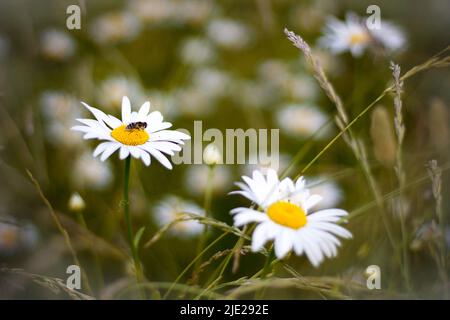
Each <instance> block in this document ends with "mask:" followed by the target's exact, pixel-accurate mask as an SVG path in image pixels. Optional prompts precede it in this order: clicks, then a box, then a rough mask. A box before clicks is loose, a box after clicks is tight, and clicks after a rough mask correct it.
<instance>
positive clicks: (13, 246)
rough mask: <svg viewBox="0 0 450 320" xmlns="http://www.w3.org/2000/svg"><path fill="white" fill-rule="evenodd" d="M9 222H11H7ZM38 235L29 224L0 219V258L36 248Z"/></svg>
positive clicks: (34, 228)
mask: <svg viewBox="0 0 450 320" xmlns="http://www.w3.org/2000/svg"><path fill="white" fill-rule="evenodd" d="M8 220H10V221H11V222H8ZM37 242H38V233H37V230H36V227H35V226H34V225H32V224H30V223H26V224H23V225H21V224H18V223H16V222H15V221H14V220H13V219H11V218H4V217H1V219H0V256H4V257H9V256H13V255H15V254H18V253H20V252H21V251H24V250H31V249H33V248H35V247H36V245H37Z"/></svg>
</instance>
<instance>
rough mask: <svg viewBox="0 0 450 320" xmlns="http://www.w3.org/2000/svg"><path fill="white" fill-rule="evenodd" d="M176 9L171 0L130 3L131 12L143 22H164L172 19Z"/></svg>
mask: <svg viewBox="0 0 450 320" xmlns="http://www.w3.org/2000/svg"><path fill="white" fill-rule="evenodd" d="M174 9H175V8H174V3H173V2H172V1H170V0H133V1H130V11H132V12H133V13H134V14H135V15H136V16H137V17H138V18H139V19H141V20H142V21H143V22H164V21H165V20H168V19H169V18H171V17H172V15H173V11H174Z"/></svg>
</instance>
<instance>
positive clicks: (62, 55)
mask: <svg viewBox="0 0 450 320" xmlns="http://www.w3.org/2000/svg"><path fill="white" fill-rule="evenodd" d="M40 49H41V53H42V55H43V56H44V57H46V58H48V59H51V60H55V61H64V60H67V59H68V58H70V57H72V56H73V55H74V53H75V50H76V43H75V40H73V38H72V37H71V36H70V35H69V34H68V33H66V32H64V31H61V30H55V29H50V30H46V31H44V32H42V34H41V42H40Z"/></svg>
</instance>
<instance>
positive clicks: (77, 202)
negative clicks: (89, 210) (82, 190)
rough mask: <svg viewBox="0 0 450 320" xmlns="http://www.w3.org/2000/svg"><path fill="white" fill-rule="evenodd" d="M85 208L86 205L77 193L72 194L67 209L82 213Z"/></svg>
mask: <svg viewBox="0 0 450 320" xmlns="http://www.w3.org/2000/svg"><path fill="white" fill-rule="evenodd" d="M84 208H86V203H85V202H84V200H83V198H82V197H81V196H80V194H79V193H78V192H74V193H72V195H71V196H70V199H69V209H70V210H72V211H75V212H77V211H83V210H84Z"/></svg>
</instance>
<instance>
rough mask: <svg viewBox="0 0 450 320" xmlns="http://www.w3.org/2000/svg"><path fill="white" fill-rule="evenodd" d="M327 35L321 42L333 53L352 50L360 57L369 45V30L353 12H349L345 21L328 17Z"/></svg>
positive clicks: (353, 53)
mask: <svg viewBox="0 0 450 320" xmlns="http://www.w3.org/2000/svg"><path fill="white" fill-rule="evenodd" d="M324 33H325V35H324V36H323V37H322V38H320V39H319V43H320V44H321V45H322V46H324V47H326V48H329V49H330V50H331V51H332V52H333V53H342V52H345V51H350V52H351V54H352V55H353V56H354V57H360V56H361V55H362V54H363V53H364V51H365V50H366V48H367V47H368V46H369V44H370V41H371V37H370V34H369V30H368V29H367V27H366V26H365V25H364V24H363V23H362V21H361V19H360V18H359V17H358V16H357V15H356V14H354V13H353V12H350V13H347V15H346V19H345V21H340V20H338V19H336V18H334V17H331V18H328V21H327V24H326V26H325V31H324Z"/></svg>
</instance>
